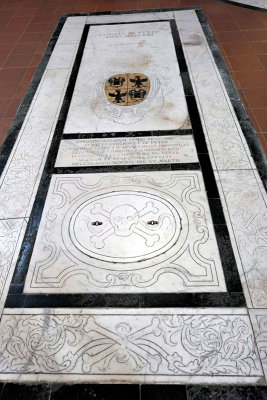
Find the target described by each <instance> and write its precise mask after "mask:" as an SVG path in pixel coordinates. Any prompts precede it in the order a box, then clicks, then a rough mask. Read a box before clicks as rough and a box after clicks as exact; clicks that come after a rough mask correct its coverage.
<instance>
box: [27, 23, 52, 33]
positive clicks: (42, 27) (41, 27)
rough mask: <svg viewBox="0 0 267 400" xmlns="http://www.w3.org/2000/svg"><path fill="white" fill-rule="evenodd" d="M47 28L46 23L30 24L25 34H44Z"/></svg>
mask: <svg viewBox="0 0 267 400" xmlns="http://www.w3.org/2000/svg"><path fill="white" fill-rule="evenodd" d="M47 27H48V25H47V24H46V23H40V24H37V23H30V24H29V25H28V26H27V28H26V30H25V32H45V31H47V30H48V29H47Z"/></svg>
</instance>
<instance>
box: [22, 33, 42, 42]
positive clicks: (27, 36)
mask: <svg viewBox="0 0 267 400" xmlns="http://www.w3.org/2000/svg"><path fill="white" fill-rule="evenodd" d="M42 36H43V32H35V34H34V35H33V34H32V33H31V32H25V33H23V34H22V36H21V37H20V38H19V43H27V42H39V41H40V40H41V38H42Z"/></svg>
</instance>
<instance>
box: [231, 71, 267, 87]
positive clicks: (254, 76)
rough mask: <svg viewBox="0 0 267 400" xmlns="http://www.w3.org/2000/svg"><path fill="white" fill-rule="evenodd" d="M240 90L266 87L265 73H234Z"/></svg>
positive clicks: (266, 77)
mask: <svg viewBox="0 0 267 400" xmlns="http://www.w3.org/2000/svg"><path fill="white" fill-rule="evenodd" d="M236 78H237V80H238V82H239V84H240V86H241V87H242V88H255V87H267V71H253V72H252V71H236Z"/></svg>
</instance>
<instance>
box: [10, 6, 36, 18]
mask: <svg viewBox="0 0 267 400" xmlns="http://www.w3.org/2000/svg"><path fill="white" fill-rule="evenodd" d="M37 11H38V8H21V9H19V10H16V12H15V14H14V16H16V17H28V16H29V15H35V14H36V12H37Z"/></svg>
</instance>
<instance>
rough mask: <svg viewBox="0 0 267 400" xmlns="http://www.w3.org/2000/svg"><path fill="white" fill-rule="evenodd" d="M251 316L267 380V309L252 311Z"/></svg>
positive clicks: (250, 311)
mask: <svg viewBox="0 0 267 400" xmlns="http://www.w3.org/2000/svg"><path fill="white" fill-rule="evenodd" d="M249 315H250V318H251V323H252V328H253V330H254V336H255V339H256V343H257V347H258V351H259V355H260V359H261V362H262V368H263V371H264V374H265V378H267V309H266V308H265V309H260V310H259V309H250V310H249Z"/></svg>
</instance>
